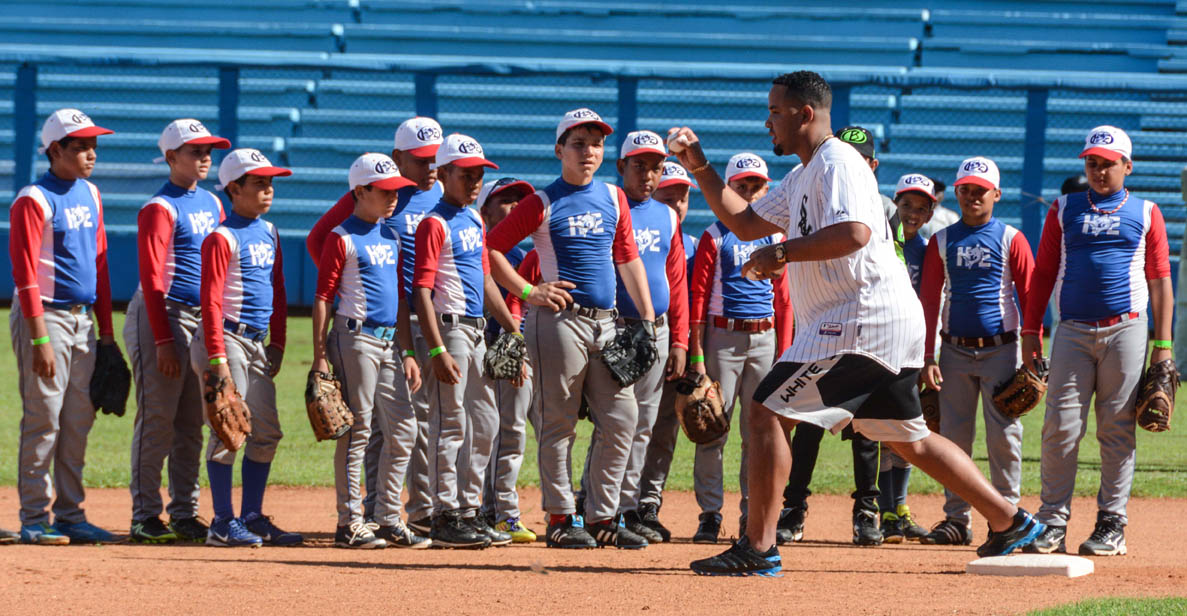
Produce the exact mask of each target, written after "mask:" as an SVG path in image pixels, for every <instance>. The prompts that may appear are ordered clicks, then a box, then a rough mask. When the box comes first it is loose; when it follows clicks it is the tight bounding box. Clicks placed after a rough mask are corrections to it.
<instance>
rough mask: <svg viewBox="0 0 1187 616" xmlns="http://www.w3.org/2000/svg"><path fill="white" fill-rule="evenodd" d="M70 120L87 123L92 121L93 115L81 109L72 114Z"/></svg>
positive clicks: (76, 122)
mask: <svg viewBox="0 0 1187 616" xmlns="http://www.w3.org/2000/svg"><path fill="white" fill-rule="evenodd" d="M70 121H71V122H74V123H75V124H85V123H87V122H90V121H91V117H90V116H88V115H87V114H85V113H83V112H81V111H79V112H78V113H75V114H74V115H72V116H70Z"/></svg>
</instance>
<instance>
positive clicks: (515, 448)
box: [482, 362, 538, 522]
mask: <svg viewBox="0 0 1187 616" xmlns="http://www.w3.org/2000/svg"><path fill="white" fill-rule="evenodd" d="M486 384H487V387H488V388H489V389H490V390H491V392H492V395H493V396H494V399H495V400H496V401H497V402H498V405H499V431H498V433H496V435H495V442H494V446H493V448H492V450H491V456H490V464H489V465H488V466H487V468H486V481H484V482H483V494H482V510H483V511H485V512H487V513H490V514H491V515H492V517H493V518H494V519H495V521H497V522H502V521H504V520H507V519H509V518H518V517H520V512H519V492H518V490H517V489H516V486H515V484H516V482H517V481H518V480H519V469H520V467H521V466H523V450H524V448H525V447H526V446H527V441H528V435H527V423H528V415H529V413H528V411H529V409H530V408H531V406H532V392H533V390H534V388H535V385H534V384H533V382H532V370H531V366H530V362H529V366H528V378H527V380H525V381H524V383H523V386H522V387H516V386H514V385H512V384H511V381H507V380H503V379H494V380H492V379H486ZM533 423H535V422H533ZM536 425H538V424H536ZM532 428H533V430H534V429H535V425H533V426H532Z"/></svg>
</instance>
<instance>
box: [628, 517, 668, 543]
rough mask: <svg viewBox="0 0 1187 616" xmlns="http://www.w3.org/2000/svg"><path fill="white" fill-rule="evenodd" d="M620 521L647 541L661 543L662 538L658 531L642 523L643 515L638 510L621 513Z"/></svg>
mask: <svg viewBox="0 0 1187 616" xmlns="http://www.w3.org/2000/svg"><path fill="white" fill-rule="evenodd" d="M622 521H623V523H624V524H626V527H627V530H630V531H631V532H632V533H635V534H636V535H639V536H640V537H642V538H644V539H646V540H647V543H663V541H664V538H663V536H662V535H660V534H659V531H657V530H655V529H654V528H651V527H650V526H648V525H646V524H644V523H643V517H642V516H640V515H639V512H638V511H628V512H626V513H624V514H622Z"/></svg>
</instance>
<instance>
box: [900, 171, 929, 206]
mask: <svg viewBox="0 0 1187 616" xmlns="http://www.w3.org/2000/svg"><path fill="white" fill-rule="evenodd" d="M905 192H918V193H923V194H925V195H927V198H928V199H931V200H932V201H935V200H936V185H935V182H932V181H931V178H929V177H927V176H926V175H923V174H922V173H908V174H907V175H904V176H903V177H901V178H899V179H898V184H897V185H896V186H895V187H894V196H896V197H897V196H899V195H901V194H903V193H905Z"/></svg>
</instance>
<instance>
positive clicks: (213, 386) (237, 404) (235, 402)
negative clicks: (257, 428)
mask: <svg viewBox="0 0 1187 616" xmlns="http://www.w3.org/2000/svg"><path fill="white" fill-rule="evenodd" d="M202 382H203V388H202V399H203V400H204V401H205V402H206V421H207V422H209V423H210V430H211V431H212V432H214V433H215V434H216V435H217V436H218V440H220V441H222V443H223V446H224V447H226V448H227V449H229V450H231V451H239V448H240V447H242V446H243V443H244V442H246V441H247V437H248V436H250V435H251V411H250V410H249V409H248V408H247V404H246V403H244V402H243V397H242V396H240V395H239V390H237V389H235V382H234V381H232V380H231V379H230V377H225V376H221V377H220V376H218V375H217V374H215V373H214V371H213V370H209V369H208V370H206V374H205V375H204V376H203V379H202Z"/></svg>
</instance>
